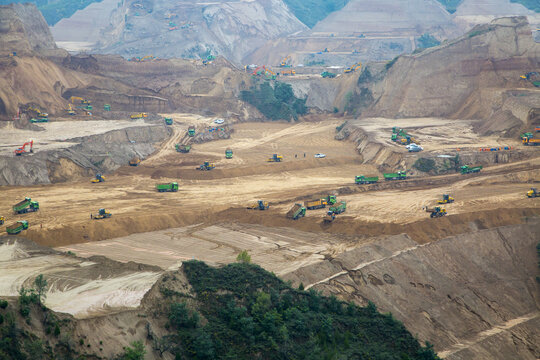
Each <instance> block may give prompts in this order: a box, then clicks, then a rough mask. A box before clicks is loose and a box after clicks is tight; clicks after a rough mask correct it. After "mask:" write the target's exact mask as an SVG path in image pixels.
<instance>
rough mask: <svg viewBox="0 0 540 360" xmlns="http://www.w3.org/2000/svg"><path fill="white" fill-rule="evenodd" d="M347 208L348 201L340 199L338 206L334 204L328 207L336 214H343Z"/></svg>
mask: <svg viewBox="0 0 540 360" xmlns="http://www.w3.org/2000/svg"><path fill="white" fill-rule="evenodd" d="M345 210H347V202H346V201H340V202H339V204H337V205H336V206H332V207H331V208H329V209H328V211H331V212H333V213H334V214H341V213H344V212H345Z"/></svg>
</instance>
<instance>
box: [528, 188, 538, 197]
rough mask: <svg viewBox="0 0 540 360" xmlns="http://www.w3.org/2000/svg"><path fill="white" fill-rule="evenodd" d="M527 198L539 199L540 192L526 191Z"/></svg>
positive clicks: (533, 189) (534, 190)
mask: <svg viewBox="0 0 540 360" xmlns="http://www.w3.org/2000/svg"><path fill="white" fill-rule="evenodd" d="M527 197H528V198H536V197H540V192H538V190H536V188H531V190H529V191H527Z"/></svg>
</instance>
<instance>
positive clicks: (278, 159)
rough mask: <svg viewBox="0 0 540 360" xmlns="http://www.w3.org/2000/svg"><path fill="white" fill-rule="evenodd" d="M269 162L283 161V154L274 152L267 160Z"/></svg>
mask: <svg viewBox="0 0 540 360" xmlns="http://www.w3.org/2000/svg"><path fill="white" fill-rule="evenodd" d="M266 161H267V162H282V161H283V156H281V155H278V154H273V155H272V157H271V158H268V160H266Z"/></svg>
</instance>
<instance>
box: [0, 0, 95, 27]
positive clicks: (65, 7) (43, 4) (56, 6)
mask: <svg viewBox="0 0 540 360" xmlns="http://www.w3.org/2000/svg"><path fill="white" fill-rule="evenodd" d="M27 2H30V3H33V4H36V6H37V7H38V9H39V10H40V11H41V13H42V14H43V17H44V18H45V21H47V24H49V25H50V26H52V25H54V24H56V23H57V22H59V21H60V20H62V19H63V18H69V17H71V15H73V14H75V12H76V11H77V10H81V9H84V8H85V7H87V6H88V5H90V4H92V3H95V2H101V0H57V1H51V0H0V5H7V4H10V3H27Z"/></svg>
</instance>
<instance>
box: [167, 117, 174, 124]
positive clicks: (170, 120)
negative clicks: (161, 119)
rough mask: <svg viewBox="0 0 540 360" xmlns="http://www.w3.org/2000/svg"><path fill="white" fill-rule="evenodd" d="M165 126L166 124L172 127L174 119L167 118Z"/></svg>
mask: <svg viewBox="0 0 540 360" xmlns="http://www.w3.org/2000/svg"><path fill="white" fill-rule="evenodd" d="M165 124H166V125H172V124H173V121H172V118H168V117H166V118H165Z"/></svg>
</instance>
